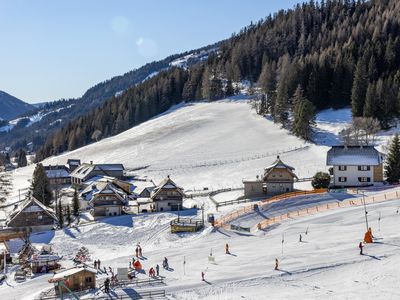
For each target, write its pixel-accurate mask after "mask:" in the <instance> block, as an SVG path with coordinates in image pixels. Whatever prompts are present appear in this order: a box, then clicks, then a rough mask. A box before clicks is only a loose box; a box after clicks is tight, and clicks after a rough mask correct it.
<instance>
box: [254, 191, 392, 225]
mask: <svg viewBox="0 0 400 300" xmlns="http://www.w3.org/2000/svg"><path fill="white" fill-rule="evenodd" d="M399 197H400V193H399V192H398V191H393V192H389V193H384V194H378V195H373V196H368V197H359V198H349V199H347V200H343V201H341V202H332V203H326V204H320V205H317V206H313V207H308V208H304V209H300V210H296V211H291V212H288V213H286V214H282V215H279V216H275V217H272V218H270V219H266V220H263V221H261V222H259V223H258V224H257V225H255V226H254V227H253V228H252V231H254V230H257V229H258V230H260V229H265V228H267V227H269V226H271V225H274V224H276V223H278V222H281V221H284V220H287V219H293V218H296V217H304V216H308V215H311V214H316V213H319V212H324V211H327V210H331V209H337V208H343V207H351V206H360V205H364V201H365V204H366V205H367V204H372V203H379V202H384V201H388V200H394V199H399Z"/></svg>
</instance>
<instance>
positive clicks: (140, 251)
mask: <svg viewBox="0 0 400 300" xmlns="http://www.w3.org/2000/svg"><path fill="white" fill-rule="evenodd" d="M139 256H140V257H142V256H143V255H142V247H140V245H139Z"/></svg>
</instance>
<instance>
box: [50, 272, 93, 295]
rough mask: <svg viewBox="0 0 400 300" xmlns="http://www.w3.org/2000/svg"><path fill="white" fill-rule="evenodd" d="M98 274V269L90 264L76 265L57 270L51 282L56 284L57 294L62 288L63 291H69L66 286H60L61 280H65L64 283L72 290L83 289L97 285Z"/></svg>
mask: <svg viewBox="0 0 400 300" xmlns="http://www.w3.org/2000/svg"><path fill="white" fill-rule="evenodd" d="M96 274H97V270H95V269H93V268H91V267H89V266H76V267H72V268H69V269H65V270H61V271H58V272H56V273H55V274H54V276H53V278H52V279H50V280H49V282H53V283H54V284H55V291H56V293H57V294H58V293H59V292H60V289H62V291H63V293H67V292H69V291H68V290H67V289H66V288H65V287H63V286H61V287H59V286H58V282H59V281H64V284H65V285H66V286H67V287H68V289H70V290H71V291H82V290H87V289H93V288H95V287H96Z"/></svg>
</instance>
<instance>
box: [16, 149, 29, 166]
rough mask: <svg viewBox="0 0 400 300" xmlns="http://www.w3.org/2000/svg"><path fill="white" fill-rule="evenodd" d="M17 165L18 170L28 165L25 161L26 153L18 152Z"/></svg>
mask: <svg viewBox="0 0 400 300" xmlns="http://www.w3.org/2000/svg"><path fill="white" fill-rule="evenodd" d="M17 165H18V168H21V167H26V166H27V165H28V161H27V159H26V153H25V151H24V150H22V149H21V150H20V151H19V152H18V159H17Z"/></svg>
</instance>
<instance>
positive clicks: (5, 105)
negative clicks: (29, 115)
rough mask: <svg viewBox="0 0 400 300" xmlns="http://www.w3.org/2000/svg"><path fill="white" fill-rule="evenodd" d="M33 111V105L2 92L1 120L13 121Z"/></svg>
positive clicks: (0, 103)
mask: <svg viewBox="0 0 400 300" xmlns="http://www.w3.org/2000/svg"><path fill="white" fill-rule="evenodd" d="M32 109H35V107H34V106H33V105H30V104H28V103H25V102H24V101H22V100H20V99H18V98H15V97H14V96H11V95H10V94H7V93H6V92H3V91H0V118H2V119H4V120H11V119H14V118H16V117H18V116H19V115H21V114H23V113H26V112H27V111H29V110H32Z"/></svg>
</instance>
